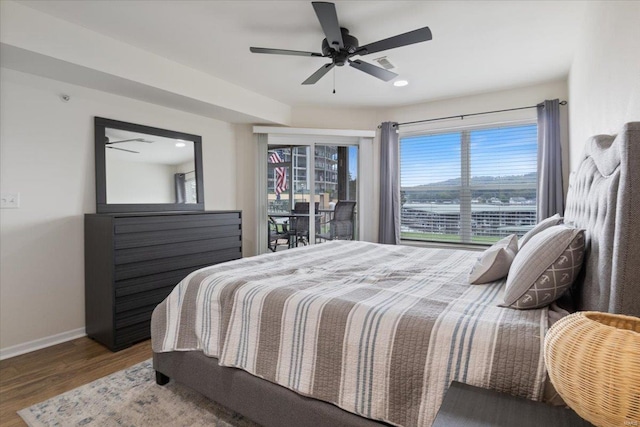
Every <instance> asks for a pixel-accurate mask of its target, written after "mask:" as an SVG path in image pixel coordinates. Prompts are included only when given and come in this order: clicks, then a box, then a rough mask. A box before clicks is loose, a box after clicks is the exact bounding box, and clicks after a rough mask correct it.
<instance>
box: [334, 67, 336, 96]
mask: <svg viewBox="0 0 640 427" xmlns="http://www.w3.org/2000/svg"><path fill="white" fill-rule="evenodd" d="M333 93H334V94H335V93H336V69H335V67H334V68H333Z"/></svg>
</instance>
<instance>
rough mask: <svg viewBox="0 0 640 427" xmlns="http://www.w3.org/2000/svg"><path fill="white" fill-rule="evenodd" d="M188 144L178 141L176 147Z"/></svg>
mask: <svg viewBox="0 0 640 427" xmlns="http://www.w3.org/2000/svg"><path fill="white" fill-rule="evenodd" d="M186 146H187V144H185V143H184V142H176V147H180V148H182V147H186Z"/></svg>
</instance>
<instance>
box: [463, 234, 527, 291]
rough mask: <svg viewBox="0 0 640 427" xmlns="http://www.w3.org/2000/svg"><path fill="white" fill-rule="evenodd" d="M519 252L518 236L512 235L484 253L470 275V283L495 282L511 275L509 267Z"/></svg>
mask: <svg viewBox="0 0 640 427" xmlns="http://www.w3.org/2000/svg"><path fill="white" fill-rule="evenodd" d="M516 252H518V236H516V235H515V234H512V235H510V236H507V237H505V238H504V239H501V240H499V241H497V242H496V243H494V244H493V246H491V247H490V248H489V249H487V250H486V251H484V252H483V253H482V255H480V258H478V260H477V261H476V263H475V264H474V265H473V268H472V269H471V272H470V273H469V283H471V284H472V285H479V284H481V283H489V282H494V281H496V280H498V279H502V278H503V277H505V276H506V275H507V274H508V273H509V267H511V263H512V262H513V258H515V256H516Z"/></svg>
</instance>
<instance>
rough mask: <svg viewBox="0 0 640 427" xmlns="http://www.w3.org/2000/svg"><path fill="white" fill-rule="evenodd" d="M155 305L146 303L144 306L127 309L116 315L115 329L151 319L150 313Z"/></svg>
mask: <svg viewBox="0 0 640 427" xmlns="http://www.w3.org/2000/svg"><path fill="white" fill-rule="evenodd" d="M156 306H157V304H155V305H147V306H144V307H140V308H136V309H134V310H129V311H126V312H124V313H119V314H117V315H116V329H122V328H126V327H128V326H133V325H137V324H139V323H144V322H147V321H149V319H151V313H153V310H154V309H155V308H156Z"/></svg>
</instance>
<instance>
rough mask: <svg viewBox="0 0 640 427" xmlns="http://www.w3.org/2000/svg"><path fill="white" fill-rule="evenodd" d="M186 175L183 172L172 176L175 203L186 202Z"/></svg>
mask: <svg viewBox="0 0 640 427" xmlns="http://www.w3.org/2000/svg"><path fill="white" fill-rule="evenodd" d="M185 178H186V176H185V174H183V173H177V174H175V175H174V176H173V179H174V182H175V184H176V203H187V185H186V179H185Z"/></svg>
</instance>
